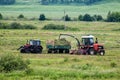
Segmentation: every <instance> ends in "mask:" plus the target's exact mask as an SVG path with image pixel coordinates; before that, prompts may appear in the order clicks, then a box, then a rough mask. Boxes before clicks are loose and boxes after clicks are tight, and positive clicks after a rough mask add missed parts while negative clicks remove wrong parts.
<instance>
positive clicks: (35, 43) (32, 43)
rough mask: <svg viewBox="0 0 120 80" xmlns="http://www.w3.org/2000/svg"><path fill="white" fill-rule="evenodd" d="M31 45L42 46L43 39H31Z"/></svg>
mask: <svg viewBox="0 0 120 80" xmlns="http://www.w3.org/2000/svg"><path fill="white" fill-rule="evenodd" d="M29 45H36V46H40V45H41V41H40V40H30V41H29Z"/></svg>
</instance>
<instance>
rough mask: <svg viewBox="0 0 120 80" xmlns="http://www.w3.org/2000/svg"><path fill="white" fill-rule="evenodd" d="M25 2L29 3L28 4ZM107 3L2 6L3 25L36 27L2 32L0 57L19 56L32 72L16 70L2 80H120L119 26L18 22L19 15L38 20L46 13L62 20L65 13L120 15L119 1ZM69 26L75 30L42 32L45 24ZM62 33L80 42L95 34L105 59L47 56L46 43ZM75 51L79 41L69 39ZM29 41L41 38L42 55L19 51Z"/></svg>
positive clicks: (19, 2) (0, 76)
mask: <svg viewBox="0 0 120 80" xmlns="http://www.w3.org/2000/svg"><path fill="white" fill-rule="evenodd" d="M25 1H26V2H25ZM107 1H110V0H106V1H104V3H103V2H101V3H99V5H98V3H96V4H94V5H89V6H85V5H74V6H73V5H68V6H66V5H48V6H45V5H40V4H39V3H37V2H38V0H17V3H16V4H14V5H6V6H0V13H2V15H3V17H4V19H6V20H0V22H3V23H12V22H18V23H21V24H31V25H34V26H36V27H37V29H35V30H12V29H0V55H1V54H14V55H20V56H22V57H23V58H24V59H29V60H30V62H31V64H30V68H32V69H33V71H32V72H31V73H28V74H26V72H25V71H14V72H11V73H4V72H3V73H0V80H119V78H120V23H119V22H118V23H110V22H109V23H107V22H81V21H69V22H63V21H38V20H33V21H32V20H27V19H26V20H18V19H16V18H17V16H18V15H19V14H23V15H24V16H25V17H26V18H28V19H30V18H38V17H39V15H40V14H41V13H44V14H45V15H46V17H47V18H54V19H55V18H62V17H63V16H64V10H65V11H66V14H68V15H69V16H70V17H74V18H75V17H76V18H77V17H78V15H80V14H85V13H89V14H91V15H94V14H100V15H102V16H103V17H104V18H106V15H107V13H108V12H109V11H118V12H120V1H118V0H114V1H113V0H111V2H110V3H107ZM51 23H52V24H58V25H59V24H60V25H66V26H68V27H70V28H75V30H56V31H55V30H42V27H43V26H44V25H46V24H51ZM60 33H66V34H72V35H75V36H76V37H77V38H78V39H79V40H80V41H81V36H82V35H86V34H92V35H94V36H96V37H97V38H98V40H99V43H101V44H103V45H104V46H105V50H106V54H105V56H99V55H94V56H90V55H69V54H47V51H46V41H47V40H48V39H49V40H53V39H57V38H58V36H59V34H60ZM66 38H67V40H69V41H70V42H71V44H72V49H76V48H77V47H76V41H75V40H74V39H72V38H69V37H66ZM29 39H40V40H41V41H42V45H43V48H44V50H43V54H21V53H20V52H19V51H18V50H17V49H18V48H19V47H20V46H21V45H24V44H25V43H26V41H27V40H29Z"/></svg>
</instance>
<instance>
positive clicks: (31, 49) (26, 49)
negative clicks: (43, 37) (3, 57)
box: [18, 40, 43, 53]
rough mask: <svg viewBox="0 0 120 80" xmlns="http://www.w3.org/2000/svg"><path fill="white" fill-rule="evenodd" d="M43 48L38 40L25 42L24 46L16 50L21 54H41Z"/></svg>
mask: <svg viewBox="0 0 120 80" xmlns="http://www.w3.org/2000/svg"><path fill="white" fill-rule="evenodd" d="M42 49H43V47H42V46H41V41H40V40H29V41H28V40H27V42H26V44H25V45H24V46H21V47H20V48H19V49H18V50H20V52H21V53H42Z"/></svg>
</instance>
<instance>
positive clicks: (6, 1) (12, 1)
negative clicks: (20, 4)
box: [0, 0, 15, 5]
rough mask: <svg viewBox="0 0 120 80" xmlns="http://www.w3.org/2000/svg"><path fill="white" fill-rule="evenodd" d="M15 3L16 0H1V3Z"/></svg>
mask: <svg viewBox="0 0 120 80" xmlns="http://www.w3.org/2000/svg"><path fill="white" fill-rule="evenodd" d="M14 3H15V0H0V5H10V4H14Z"/></svg>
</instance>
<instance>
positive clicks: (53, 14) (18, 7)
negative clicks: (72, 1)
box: [0, 0, 120, 19]
mask: <svg viewBox="0 0 120 80" xmlns="http://www.w3.org/2000/svg"><path fill="white" fill-rule="evenodd" d="M22 1H23V0H22ZM22 1H21V0H20V1H18V2H17V3H16V4H15V5H8V6H0V13H2V14H3V16H4V18H16V17H17V16H18V15H20V14H23V15H24V16H25V17H26V18H28V19H29V18H39V15H40V14H42V13H43V14H45V15H46V17H47V18H53V19H56V18H60V19H61V18H62V17H63V16H64V10H65V12H66V14H68V15H69V16H70V17H72V18H77V17H78V16H79V15H80V14H86V13H88V14H91V15H94V14H100V15H102V16H103V17H104V18H106V15H107V14H108V12H109V11H118V12H119V11H120V9H119V8H120V6H119V4H120V2H110V3H107V2H105V3H100V4H99V5H97V4H94V5H89V6H85V5H40V4H39V3H37V2H36V0H34V1H30V2H29V3H25V2H22ZM111 6H112V7H111Z"/></svg>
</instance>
